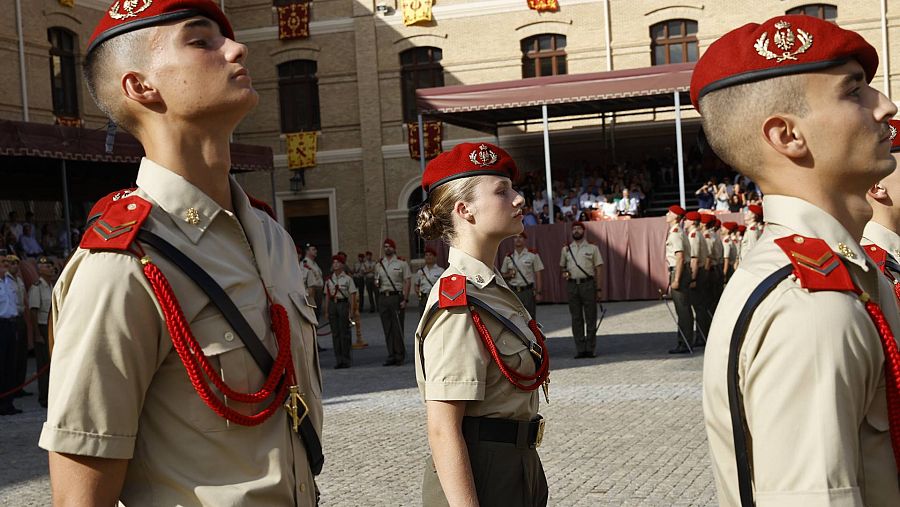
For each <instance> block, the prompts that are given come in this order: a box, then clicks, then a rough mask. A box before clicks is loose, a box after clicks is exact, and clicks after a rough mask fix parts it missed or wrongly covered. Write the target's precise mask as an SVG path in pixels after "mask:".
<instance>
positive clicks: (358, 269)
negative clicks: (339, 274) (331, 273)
mask: <svg viewBox="0 0 900 507" xmlns="http://www.w3.org/2000/svg"><path fill="white" fill-rule="evenodd" d="M350 276H352V277H353V278H362V277H364V276H366V266H365V262H364V261H356V262H355V263H353V268H352V269H351V270H350Z"/></svg>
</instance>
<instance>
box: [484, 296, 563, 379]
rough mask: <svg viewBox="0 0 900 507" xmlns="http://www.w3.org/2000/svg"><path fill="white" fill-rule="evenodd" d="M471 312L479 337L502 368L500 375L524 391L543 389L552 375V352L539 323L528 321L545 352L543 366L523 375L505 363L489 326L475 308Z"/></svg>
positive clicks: (532, 320)
mask: <svg viewBox="0 0 900 507" xmlns="http://www.w3.org/2000/svg"><path fill="white" fill-rule="evenodd" d="M469 311H470V312H471V314H472V322H473V323H474V324H475V329H477V330H478V335H479V336H481V341H482V342H483V343H484V346H485V347H487V349H488V351H489V352H490V353H491V357H492V358H493V359H494V362H495V363H497V367H498V368H500V373H502V374H503V376H504V377H506V380H508V381H509V383H510V384H512V385H514V386H516V387H517V388H519V389H521V390H523V391H534V390H535V389H537V388H539V387H541V385H542V384H543V383H544V381H546V380H547V377H548V376H549V375H550V351H548V350H547V347H546V346H545V345H544V333H542V332H541V330H540V328H539V327H538V324H537V322H536V321H535V320H534V319H531V320H530V321H528V328H529V329H531V332H532V333H533V334H534V337H535V338H536V339H537V343H538V345H540V346H541V351H542V352H543V357H542V360H541V366H540V368H538V370H537V372H535V374H534V375H523V374H521V373H519V372H517V371H515V370H512V369H510V368H509V366H507V365H506V363H504V362H503V359H501V358H500V352H498V351H497V345H496V344H495V343H494V340H493V338H491V333H490V331H488V328H487V326H485V325H484V322H483V321H482V320H481V315H479V314H478V312H477V311H475V309H474V308H473V307H469ZM528 382H530V383H528Z"/></svg>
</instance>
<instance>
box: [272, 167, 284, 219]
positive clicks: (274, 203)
mask: <svg viewBox="0 0 900 507" xmlns="http://www.w3.org/2000/svg"><path fill="white" fill-rule="evenodd" d="M269 185H271V187H272V209H275V208H276V207H277V205H278V203H277V201H276V200H275V168H274V167H273V168H272V170H271V171H269ZM275 213H276V217H275V220H278V217H277V213H278V212H277V211H276V212H275ZM285 225H287V224H285Z"/></svg>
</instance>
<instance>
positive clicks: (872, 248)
mask: <svg viewBox="0 0 900 507" xmlns="http://www.w3.org/2000/svg"><path fill="white" fill-rule="evenodd" d="M862 249H863V250H864V251H865V252H866V255H868V256H869V258H870V259H872V261H873V262H874V263H875V265H876V266H878V269H880V270H881V272H882V273H884V265H885V263H886V262H887V256H888V253H887V250H885V249H884V248H881V247H880V246H878V245H866V246H864V247H862Z"/></svg>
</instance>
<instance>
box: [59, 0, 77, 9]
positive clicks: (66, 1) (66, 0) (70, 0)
mask: <svg viewBox="0 0 900 507" xmlns="http://www.w3.org/2000/svg"><path fill="white" fill-rule="evenodd" d="M59 5H62V6H63V7H75V0H59Z"/></svg>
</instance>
